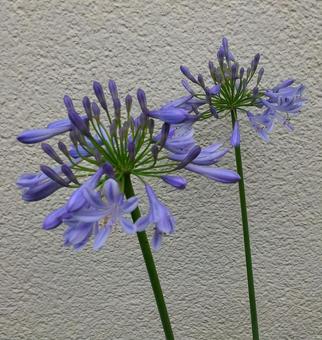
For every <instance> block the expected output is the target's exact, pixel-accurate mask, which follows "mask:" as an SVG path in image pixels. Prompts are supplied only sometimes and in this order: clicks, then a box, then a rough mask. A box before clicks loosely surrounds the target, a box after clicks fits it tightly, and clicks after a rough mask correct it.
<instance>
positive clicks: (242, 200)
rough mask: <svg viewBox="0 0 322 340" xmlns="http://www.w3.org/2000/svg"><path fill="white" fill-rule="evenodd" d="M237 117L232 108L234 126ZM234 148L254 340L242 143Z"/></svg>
mask: <svg viewBox="0 0 322 340" xmlns="http://www.w3.org/2000/svg"><path fill="white" fill-rule="evenodd" d="M236 117H237V113H236V110H231V120H232V125H233V128H234V126H235V122H236ZM234 148H235V158H236V167H237V172H238V174H239V176H240V181H239V182H238V184H239V199H240V209H241V216H242V224H243V237H244V249H245V258H246V270H247V283H248V296H249V305H250V316H251V323H252V333H253V340H259V330H258V321H257V310H256V296H255V286H254V276H253V265H252V252H251V243H250V236H249V227H248V217H247V204H246V194H245V184H244V176H243V165H242V158H241V152H240V145H237V146H235V147H234Z"/></svg>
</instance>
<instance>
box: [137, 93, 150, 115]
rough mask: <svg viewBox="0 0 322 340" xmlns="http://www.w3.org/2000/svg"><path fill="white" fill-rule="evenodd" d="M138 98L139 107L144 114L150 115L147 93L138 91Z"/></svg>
mask: <svg viewBox="0 0 322 340" xmlns="http://www.w3.org/2000/svg"><path fill="white" fill-rule="evenodd" d="M136 96H137V99H138V102H139V105H140V107H141V109H142V112H143V113H144V114H148V109H147V104H146V96H145V92H144V91H143V90H142V89H138V91H137V94H136Z"/></svg>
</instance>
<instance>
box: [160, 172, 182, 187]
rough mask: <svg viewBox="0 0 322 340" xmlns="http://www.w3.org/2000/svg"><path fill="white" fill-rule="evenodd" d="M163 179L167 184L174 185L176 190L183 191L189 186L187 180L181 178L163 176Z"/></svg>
mask: <svg viewBox="0 0 322 340" xmlns="http://www.w3.org/2000/svg"><path fill="white" fill-rule="evenodd" d="M161 179H162V180H163V181H164V182H166V183H167V184H170V185H172V186H173V187H174V188H176V189H179V190H183V189H185V188H186V186H187V180H186V179H185V178H183V177H181V176H169V175H165V176H161Z"/></svg>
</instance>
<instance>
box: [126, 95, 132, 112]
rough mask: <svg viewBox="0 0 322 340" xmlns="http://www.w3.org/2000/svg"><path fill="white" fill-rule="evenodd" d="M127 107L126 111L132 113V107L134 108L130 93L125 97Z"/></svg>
mask: <svg viewBox="0 0 322 340" xmlns="http://www.w3.org/2000/svg"><path fill="white" fill-rule="evenodd" d="M125 107H126V112H127V113H128V114H130V112H131V108H132V96H131V95H129V94H128V95H127V96H126V97H125Z"/></svg>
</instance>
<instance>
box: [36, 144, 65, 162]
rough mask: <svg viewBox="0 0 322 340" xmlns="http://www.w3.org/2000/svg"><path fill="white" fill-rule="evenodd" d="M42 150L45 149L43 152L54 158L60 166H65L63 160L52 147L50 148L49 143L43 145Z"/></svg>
mask: <svg viewBox="0 0 322 340" xmlns="http://www.w3.org/2000/svg"><path fill="white" fill-rule="evenodd" d="M41 148H42V149H43V151H44V152H45V153H46V154H47V155H48V156H49V157H50V158H52V159H53V160H54V161H56V162H57V163H59V164H64V162H63V161H62V159H61V158H60V157H59V156H58V154H57V153H56V151H55V150H54V149H53V148H52V146H50V145H49V144H47V143H41Z"/></svg>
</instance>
